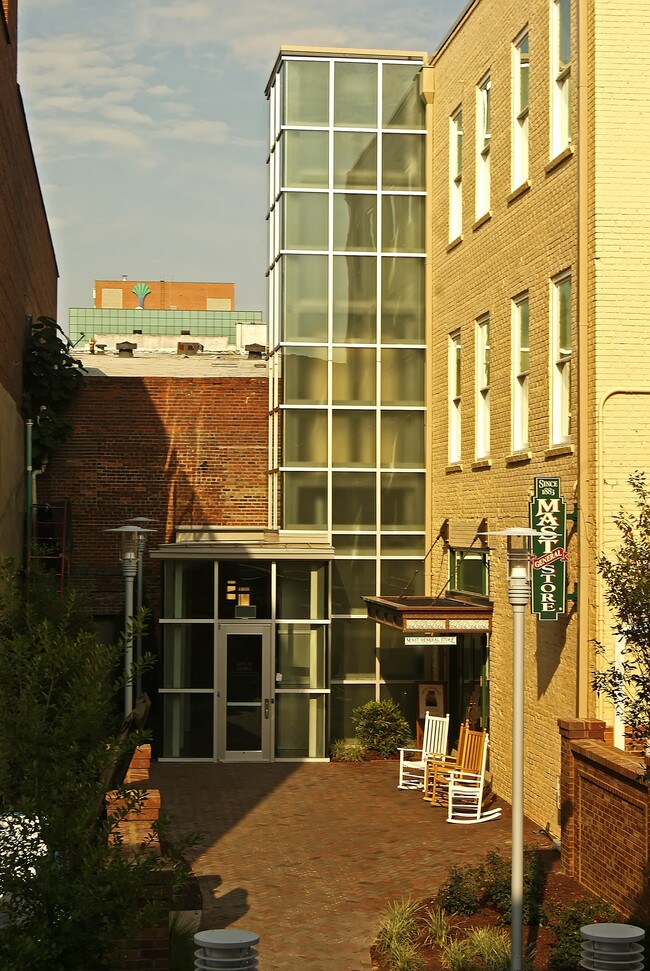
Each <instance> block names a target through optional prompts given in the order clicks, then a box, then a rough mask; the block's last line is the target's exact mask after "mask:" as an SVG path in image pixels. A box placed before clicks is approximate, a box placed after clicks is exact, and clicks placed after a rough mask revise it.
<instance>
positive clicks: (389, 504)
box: [381, 472, 424, 529]
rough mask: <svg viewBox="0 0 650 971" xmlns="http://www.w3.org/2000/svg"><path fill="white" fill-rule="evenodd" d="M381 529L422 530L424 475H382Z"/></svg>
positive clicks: (412, 473) (415, 473)
mask: <svg viewBox="0 0 650 971" xmlns="http://www.w3.org/2000/svg"><path fill="white" fill-rule="evenodd" d="M381 528H382V529H424V474H420V473H417V472H383V473H382V476H381Z"/></svg>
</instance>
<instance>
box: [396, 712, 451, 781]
mask: <svg viewBox="0 0 650 971" xmlns="http://www.w3.org/2000/svg"><path fill="white" fill-rule="evenodd" d="M448 734H449V715H444V716H440V715H431V714H429V712H426V714H425V716H424V733H423V737H422V748H421V749H419V748H401V749H399V782H398V784H397V788H398V789H423V788H424V772H425V769H426V765H427V759H428V758H430V757H432V756H433V757H434V758H437V757H438V756H440V757H445V756H446V755H447V736H448Z"/></svg>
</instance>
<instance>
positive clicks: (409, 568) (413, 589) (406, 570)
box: [380, 559, 424, 597]
mask: <svg viewBox="0 0 650 971" xmlns="http://www.w3.org/2000/svg"><path fill="white" fill-rule="evenodd" d="M380 589H381V592H382V595H385V596H387V597H400V596H402V595H404V596H409V597H418V596H420V594H423V593H424V571H423V569H422V560H387V559H383V560H382V561H381V586H380Z"/></svg>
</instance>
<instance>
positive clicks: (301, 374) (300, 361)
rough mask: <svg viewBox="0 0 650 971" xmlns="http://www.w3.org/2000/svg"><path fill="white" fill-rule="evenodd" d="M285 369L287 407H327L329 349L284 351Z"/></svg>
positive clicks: (296, 348)
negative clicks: (304, 405) (303, 405)
mask: <svg viewBox="0 0 650 971" xmlns="http://www.w3.org/2000/svg"><path fill="white" fill-rule="evenodd" d="M348 353H351V352H349V351H348ZM282 365H283V377H282V391H283V398H284V401H285V403H286V404H288V405H297V404H314V405H322V404H326V403H327V348H326V347H313V348H312V347H285V348H284V349H283V351H282Z"/></svg>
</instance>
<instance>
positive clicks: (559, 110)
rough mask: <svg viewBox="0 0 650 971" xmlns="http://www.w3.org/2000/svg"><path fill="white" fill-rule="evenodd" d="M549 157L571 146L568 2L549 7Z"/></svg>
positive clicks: (558, 0)
mask: <svg viewBox="0 0 650 971" xmlns="http://www.w3.org/2000/svg"><path fill="white" fill-rule="evenodd" d="M551 85H552V87H551V158H555V156H556V155H559V154H560V152H562V150H563V149H565V148H566V147H567V145H569V144H570V143H571V0H552V4H551Z"/></svg>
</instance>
